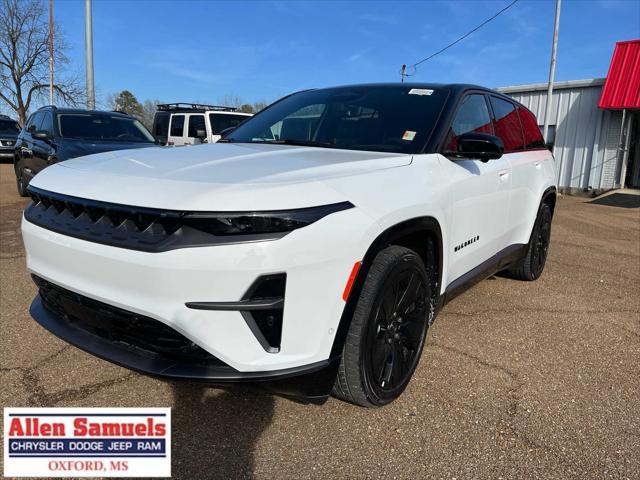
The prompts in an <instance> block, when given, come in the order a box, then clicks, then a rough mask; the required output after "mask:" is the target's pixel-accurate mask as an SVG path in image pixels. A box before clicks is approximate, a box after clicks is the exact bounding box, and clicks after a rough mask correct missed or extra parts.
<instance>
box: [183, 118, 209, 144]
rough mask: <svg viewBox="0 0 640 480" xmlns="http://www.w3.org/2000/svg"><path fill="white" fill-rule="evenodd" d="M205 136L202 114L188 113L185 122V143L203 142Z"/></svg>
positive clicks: (205, 128) (205, 129)
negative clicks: (186, 121)
mask: <svg viewBox="0 0 640 480" xmlns="http://www.w3.org/2000/svg"><path fill="white" fill-rule="evenodd" d="M199 134H202V136H200V135H199ZM207 137H208V135H207V125H206V124H205V120H204V114H203V113H191V114H189V118H188V123H187V137H186V139H185V143H186V144H191V145H194V144H198V143H203V141H205V142H206V140H207Z"/></svg>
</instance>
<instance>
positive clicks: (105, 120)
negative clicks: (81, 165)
mask: <svg viewBox="0 0 640 480" xmlns="http://www.w3.org/2000/svg"><path fill="white" fill-rule="evenodd" d="M58 129H59V130H60V136H61V137H69V138H80V139H83V140H102V141H117V142H139V143H153V142H154V139H153V137H152V136H151V134H150V133H149V132H148V131H147V129H146V128H144V126H143V125H142V124H141V123H140V122H139V121H138V120H135V119H134V118H129V117H121V116H117V115H108V114H102V113H61V114H58Z"/></svg>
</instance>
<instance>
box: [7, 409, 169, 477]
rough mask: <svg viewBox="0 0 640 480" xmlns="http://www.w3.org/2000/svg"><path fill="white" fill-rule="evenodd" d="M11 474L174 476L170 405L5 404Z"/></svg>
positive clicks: (25, 475)
mask: <svg viewBox="0 0 640 480" xmlns="http://www.w3.org/2000/svg"><path fill="white" fill-rule="evenodd" d="M3 443H4V476H5V477H170V476H171V409H170V408H5V409H4V436H3Z"/></svg>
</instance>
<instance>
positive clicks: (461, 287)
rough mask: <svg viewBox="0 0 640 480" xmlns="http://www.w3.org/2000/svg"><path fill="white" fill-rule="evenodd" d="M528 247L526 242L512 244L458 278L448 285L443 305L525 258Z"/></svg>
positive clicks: (442, 300) (442, 301)
mask: <svg viewBox="0 0 640 480" xmlns="http://www.w3.org/2000/svg"><path fill="white" fill-rule="evenodd" d="M527 247H528V245H527V244H526V243H525V244H516V245H510V246H508V247H507V248H505V249H503V250H501V251H500V252H498V253H496V254H495V255H494V256H492V257H491V258H488V259H487V260H485V261H484V262H482V263H481V264H480V265H478V266H477V267H475V268H474V269H473V270H471V271H469V272H467V273H465V274H464V275H462V276H461V277H459V278H456V279H455V280H454V281H453V282H451V283H450V284H449V285H448V286H447V289H446V290H445V292H444V295H443V296H442V297H443V298H442V299H441V306H442V305H444V304H445V303H447V302H449V301H450V300H452V299H453V298H455V297H457V296H458V295H460V294H461V293H463V292H465V291H466V290H468V289H469V288H471V287H473V286H474V285H475V284H477V283H478V282H481V281H482V280H484V279H485V278H488V277H490V276H491V275H493V274H495V273H497V272H500V271H501V270H504V269H506V268H507V267H509V265H511V264H513V263H514V262H517V261H518V260H520V259H521V258H523V257H524V256H525V255H526V253H527Z"/></svg>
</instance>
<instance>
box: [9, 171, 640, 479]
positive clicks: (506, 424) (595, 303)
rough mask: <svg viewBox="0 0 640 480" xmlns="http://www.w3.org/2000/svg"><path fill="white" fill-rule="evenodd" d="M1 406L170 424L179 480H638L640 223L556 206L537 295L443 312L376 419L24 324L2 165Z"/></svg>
mask: <svg viewBox="0 0 640 480" xmlns="http://www.w3.org/2000/svg"><path fill="white" fill-rule="evenodd" d="M0 184H1V185H0V202H1V205H2V209H1V212H0V312H1V328H2V330H1V332H2V333H1V336H0V338H1V339H2V345H1V347H0V359H1V362H0V399H1V403H2V406H3V407H5V406H48V407H50V406H86V407H90V406H112V407H116V406H117V407H125V406H126V407H129V406H130V407H134V406H140V407H150V406H154V407H162V406H169V407H172V409H173V473H174V477H175V478H184V479H191V478H197V479H204V478H225V479H230V478H325V477H326V478H412V479H415V478H459V479H462V478H464V479H468V478H495V479H498V478H505V479H506V478H519V479H522V478H535V479H540V478H545V479H556V478H557V479H573V478H575V479H585V478H590V479H591V478H614V479H638V478H640V209H638V208H619V207H611V206H603V205H594V204H590V203H588V202H587V199H585V198H576V197H566V196H565V197H562V198H561V199H559V201H558V206H557V208H556V215H555V219H554V223H553V231H552V243H551V253H550V258H549V260H548V263H547V269H546V271H545V273H544V274H543V277H542V278H541V279H540V280H539V281H537V282H534V283H523V282H518V281H514V280H509V279H506V278H500V277H496V278H491V279H489V280H486V281H484V282H482V283H480V284H479V285H477V286H476V287H475V288H473V289H472V290H470V291H468V292H467V293H465V294H464V295H462V296H460V297H458V298H457V299H455V300H454V301H453V302H451V303H450V304H449V305H447V306H446V307H445V309H444V310H443V312H441V314H440V315H439V317H438V319H437V320H436V323H435V324H434V326H433V327H432V329H431V330H430V332H429V337H428V345H427V347H426V349H425V352H424V354H423V357H422V361H421V363H420V365H419V367H418V371H417V372H416V375H415V376H414V378H413V380H412V382H411V384H410V385H409V388H408V389H407V391H406V392H405V394H404V395H403V396H402V397H401V398H400V400H399V401H397V402H395V403H394V404H392V405H390V406H388V407H385V408H383V409H377V410H367V409H362V408H359V407H355V406H352V405H349V404H346V403H343V402H341V401H338V400H336V399H330V400H329V401H328V402H327V403H326V404H325V405H324V406H321V407H318V406H308V405H301V404H298V403H294V402H292V401H290V400H287V399H284V398H279V397H273V396H270V395H269V394H267V393H263V392H261V391H257V390H253V389H251V388H248V387H243V388H237V389H232V390H226V391H223V390H218V389H213V388H207V387H205V386H202V385H193V384H188V383H174V382H168V381H162V380H158V379H154V378H149V377H145V376H142V375H139V374H135V373H130V372H129V371H127V370H125V369H122V368H119V367H116V366H114V365H111V364H109V363H106V362H103V361H101V360H98V359H96V358H94V357H92V356H90V355H88V354H85V353H83V352H81V351H80V350H78V349H75V348H73V347H70V346H66V344H65V343H63V342H62V341H60V340H58V339H56V338H54V337H53V336H52V335H51V334H49V333H48V332H46V331H45V330H43V329H42V328H41V327H39V326H38V325H37V324H36V323H35V322H34V321H32V320H31V318H30V317H29V314H28V307H29V304H30V303H31V300H32V298H33V296H34V295H35V293H36V289H35V287H34V285H33V284H32V282H31V280H30V278H29V276H28V274H27V272H26V270H25V257H24V250H23V247H22V243H21V239H20V233H19V222H20V215H21V211H22V208H24V206H25V205H26V203H27V201H26V200H25V199H21V198H19V197H18V196H17V194H16V193H15V185H14V176H13V172H12V169H11V166H10V165H6V164H5V165H0Z"/></svg>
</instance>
